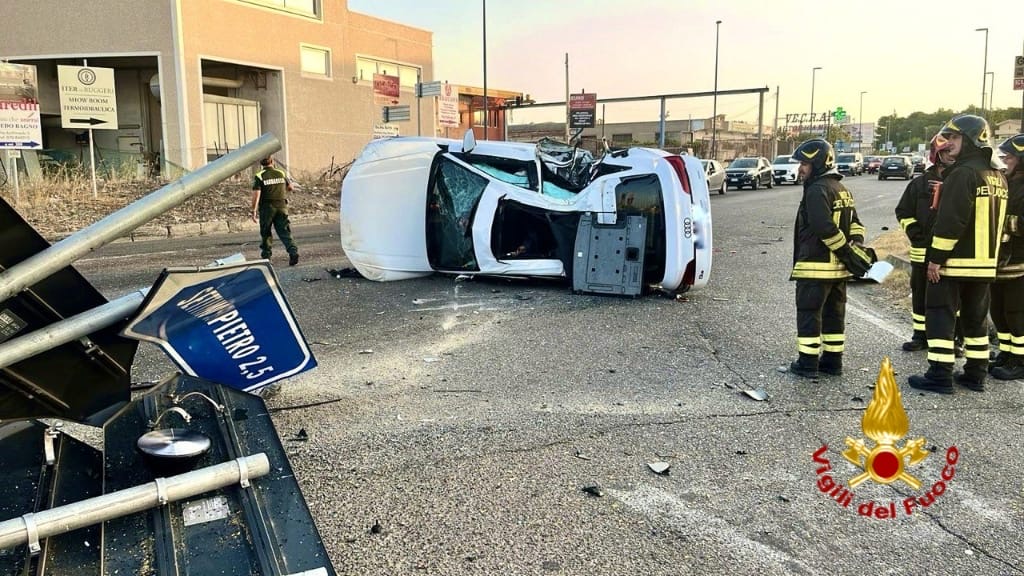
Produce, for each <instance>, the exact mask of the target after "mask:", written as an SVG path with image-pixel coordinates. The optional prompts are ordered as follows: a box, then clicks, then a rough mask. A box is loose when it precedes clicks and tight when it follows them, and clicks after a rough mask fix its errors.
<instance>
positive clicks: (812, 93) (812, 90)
mask: <svg viewBox="0 0 1024 576" xmlns="http://www.w3.org/2000/svg"><path fill="white" fill-rule="evenodd" d="M818 70H821V66H815V67H814V68H811V126H814V81H815V74H816V73H817V72H818Z"/></svg>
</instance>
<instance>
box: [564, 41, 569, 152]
mask: <svg viewBox="0 0 1024 576" xmlns="http://www.w3.org/2000/svg"><path fill="white" fill-rule="evenodd" d="M565 143H566V144H568V143H569V53H568V52H566V53H565Z"/></svg>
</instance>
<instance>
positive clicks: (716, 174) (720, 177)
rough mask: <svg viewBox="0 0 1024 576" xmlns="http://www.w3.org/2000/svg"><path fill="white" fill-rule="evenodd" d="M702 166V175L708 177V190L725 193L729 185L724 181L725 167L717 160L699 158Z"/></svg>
mask: <svg viewBox="0 0 1024 576" xmlns="http://www.w3.org/2000/svg"><path fill="white" fill-rule="evenodd" d="M700 163H701V165H702V166H704V177H705V178H707V179H708V190H709V191H711V192H716V191H717V192H718V193H719V194H725V193H726V191H727V190H728V189H729V185H728V184H726V183H725V167H724V166H722V163H721V162H719V161H718V160H701V161H700Z"/></svg>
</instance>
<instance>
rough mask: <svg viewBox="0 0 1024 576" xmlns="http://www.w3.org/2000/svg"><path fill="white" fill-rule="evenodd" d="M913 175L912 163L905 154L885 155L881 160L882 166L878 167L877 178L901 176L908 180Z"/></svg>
mask: <svg viewBox="0 0 1024 576" xmlns="http://www.w3.org/2000/svg"><path fill="white" fill-rule="evenodd" d="M913 177H914V165H913V163H911V161H910V158H907V157H906V156H886V157H885V159H884V160H882V166H881V167H880V168H879V169H878V179H879V180H887V179H889V178H903V179H906V180H910V179H911V178H913Z"/></svg>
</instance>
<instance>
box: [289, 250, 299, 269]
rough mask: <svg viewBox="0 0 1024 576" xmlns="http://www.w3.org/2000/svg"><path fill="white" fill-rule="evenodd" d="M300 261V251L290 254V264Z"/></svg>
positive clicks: (293, 264)
mask: <svg viewBox="0 0 1024 576" xmlns="http://www.w3.org/2000/svg"><path fill="white" fill-rule="evenodd" d="M298 263H299V253H298V252H295V253H292V254H289V255H288V265H289V266H295V265H296V264H298Z"/></svg>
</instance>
